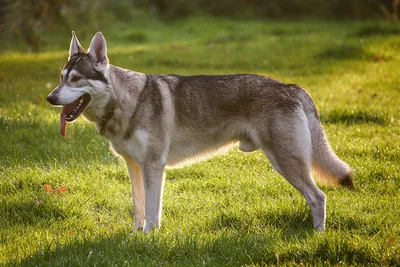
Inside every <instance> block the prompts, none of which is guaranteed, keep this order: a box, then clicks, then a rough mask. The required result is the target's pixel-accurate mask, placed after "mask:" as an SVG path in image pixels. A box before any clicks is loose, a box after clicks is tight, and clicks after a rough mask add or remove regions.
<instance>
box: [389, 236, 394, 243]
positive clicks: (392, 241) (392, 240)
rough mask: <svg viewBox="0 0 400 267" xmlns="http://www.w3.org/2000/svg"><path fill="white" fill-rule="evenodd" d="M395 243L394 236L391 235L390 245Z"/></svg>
mask: <svg viewBox="0 0 400 267" xmlns="http://www.w3.org/2000/svg"><path fill="white" fill-rule="evenodd" d="M393 243H394V239H393V237H392V236H391V237H389V245H393Z"/></svg>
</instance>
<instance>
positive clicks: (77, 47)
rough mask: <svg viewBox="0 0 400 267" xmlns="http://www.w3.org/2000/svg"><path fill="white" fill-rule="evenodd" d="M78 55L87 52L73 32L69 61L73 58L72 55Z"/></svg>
mask: <svg viewBox="0 0 400 267" xmlns="http://www.w3.org/2000/svg"><path fill="white" fill-rule="evenodd" d="M77 53H86V51H85V49H83V47H82V46H81V44H80V43H79V41H78V38H76V35H75V32H74V31H72V39H71V44H70V46H69V57H68V60H69V59H70V58H71V56H72V55H74V54H77Z"/></svg>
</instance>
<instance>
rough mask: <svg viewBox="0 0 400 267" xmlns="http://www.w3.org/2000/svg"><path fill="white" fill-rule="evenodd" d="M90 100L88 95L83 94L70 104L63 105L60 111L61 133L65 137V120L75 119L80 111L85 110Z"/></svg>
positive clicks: (71, 120)
mask: <svg viewBox="0 0 400 267" xmlns="http://www.w3.org/2000/svg"><path fill="white" fill-rule="evenodd" d="M89 102H90V95H89V94H84V95H82V96H81V97H79V98H78V99H77V100H75V101H74V102H72V103H71V104H68V105H64V106H63V108H62V111H61V115H60V120H61V135H62V136H64V137H65V128H66V125H67V122H73V121H74V120H76V119H77V118H78V117H79V116H80V115H81V114H82V112H83V111H84V110H85V108H86V107H87V105H88V104H89Z"/></svg>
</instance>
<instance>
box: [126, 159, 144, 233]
mask: <svg viewBox="0 0 400 267" xmlns="http://www.w3.org/2000/svg"><path fill="white" fill-rule="evenodd" d="M124 159H125V162H126V166H127V167H128V172H129V177H130V178H131V185H132V202H133V209H134V212H133V214H134V217H135V218H134V219H135V225H134V228H133V231H134V232H136V231H138V230H139V229H143V228H144V225H145V201H144V199H145V196H144V186H143V176H142V171H141V169H140V166H139V164H138V163H137V162H136V161H135V160H133V159H131V158H129V157H124Z"/></svg>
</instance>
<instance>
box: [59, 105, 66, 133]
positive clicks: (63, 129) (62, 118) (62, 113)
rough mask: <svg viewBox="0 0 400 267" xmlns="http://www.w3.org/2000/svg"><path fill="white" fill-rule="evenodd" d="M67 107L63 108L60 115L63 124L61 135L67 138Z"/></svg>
mask: <svg viewBox="0 0 400 267" xmlns="http://www.w3.org/2000/svg"><path fill="white" fill-rule="evenodd" d="M64 109H65V107H63V109H62V111H61V115H60V122H61V129H60V130H61V131H60V132H61V135H62V136H63V137H65V128H66V127H67V121H66V120H65V110H64Z"/></svg>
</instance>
